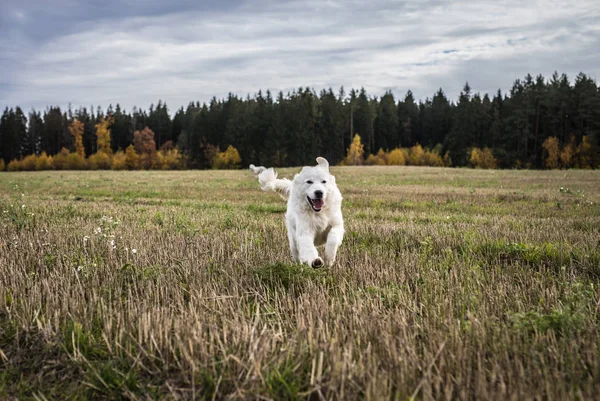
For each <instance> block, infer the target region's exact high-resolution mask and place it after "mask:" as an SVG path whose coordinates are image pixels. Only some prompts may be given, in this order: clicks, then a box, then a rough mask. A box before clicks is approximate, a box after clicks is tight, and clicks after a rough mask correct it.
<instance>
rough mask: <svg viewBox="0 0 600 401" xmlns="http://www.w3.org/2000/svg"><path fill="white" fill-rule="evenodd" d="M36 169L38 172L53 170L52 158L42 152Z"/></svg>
mask: <svg viewBox="0 0 600 401" xmlns="http://www.w3.org/2000/svg"><path fill="white" fill-rule="evenodd" d="M35 169H36V170H37V171H42V170H52V156H48V155H47V154H46V152H42V154H41V155H39V156H38V157H37V160H36V161H35Z"/></svg>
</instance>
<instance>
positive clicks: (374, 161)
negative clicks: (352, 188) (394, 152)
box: [365, 149, 387, 166]
mask: <svg viewBox="0 0 600 401" xmlns="http://www.w3.org/2000/svg"><path fill="white" fill-rule="evenodd" d="M386 160H387V153H385V152H384V151H383V149H379V152H377V154H373V153H371V154H370V155H369V157H367V160H365V164H366V165H367V166H385V165H386V164H387V163H386Z"/></svg>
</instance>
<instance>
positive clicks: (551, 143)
mask: <svg viewBox="0 0 600 401" xmlns="http://www.w3.org/2000/svg"><path fill="white" fill-rule="evenodd" d="M542 147H543V148H544V149H546V153H547V156H546V167H547V168H552V169H554V168H558V157H559V154H560V150H559V146H558V138H557V137H555V136H550V137H548V138H546V140H545V141H544V143H542Z"/></svg>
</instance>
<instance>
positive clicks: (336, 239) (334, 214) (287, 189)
mask: <svg viewBox="0 0 600 401" xmlns="http://www.w3.org/2000/svg"><path fill="white" fill-rule="evenodd" d="M317 163H318V165H317V166H315V167H303V168H302V171H301V172H300V173H298V174H296V176H295V177H294V179H293V180H292V181H290V180H288V179H287V178H284V179H278V178H277V173H276V172H275V170H273V169H272V168H265V167H262V166H260V167H256V166H254V165H253V164H251V165H250V170H251V171H252V173H254V175H255V176H258V182H259V184H260V186H261V188H262V190H263V191H269V190H270V191H274V192H277V193H278V194H279V195H281V197H282V198H284V199H287V200H288V204H287V212H286V214H285V225H286V226H287V231H288V239H289V241H290V249H291V251H292V256H293V258H294V260H295V261H296V262H300V263H306V264H308V265H310V266H312V267H315V268H317V267H321V266H323V263H325V264H326V265H327V266H331V265H333V263H334V262H335V256H336V254H337V250H338V247H339V246H340V244H341V243H342V239H343V238H344V219H343V218H342V194H341V193H340V190H339V189H338V187H337V186H336V185H335V177H334V176H333V175H331V174H329V163H328V162H327V160H325V159H324V158H322V157H317ZM321 245H325V250H324V253H323V259H321V258H320V257H319V253H318V252H317V248H316V247H317V246H321Z"/></svg>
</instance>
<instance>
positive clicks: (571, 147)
mask: <svg viewBox="0 0 600 401" xmlns="http://www.w3.org/2000/svg"><path fill="white" fill-rule="evenodd" d="M575 151H576V148H575V137H574V136H573V135H571V137H570V138H569V143H567V144H566V145H565V146H563V148H562V150H561V151H560V155H559V157H560V162H561V164H562V166H563V167H564V168H569V167H571V166H572V165H573V162H574V159H575V157H574V156H575Z"/></svg>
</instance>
